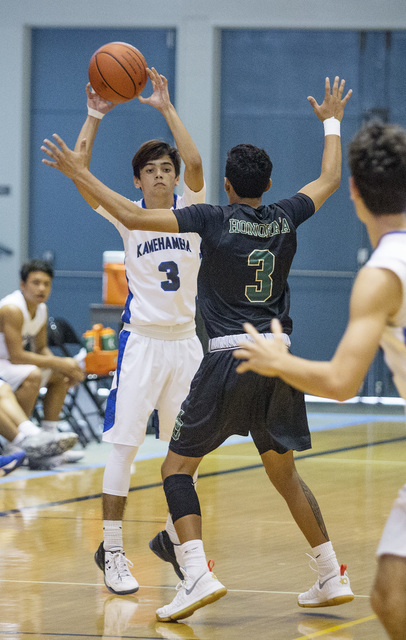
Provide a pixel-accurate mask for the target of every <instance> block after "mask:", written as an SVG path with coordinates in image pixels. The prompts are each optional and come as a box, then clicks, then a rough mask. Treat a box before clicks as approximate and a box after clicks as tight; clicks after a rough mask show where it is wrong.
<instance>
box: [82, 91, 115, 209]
mask: <svg viewBox="0 0 406 640" xmlns="http://www.w3.org/2000/svg"><path fill="white" fill-rule="evenodd" d="M86 96H87V118H86V120H85V122H84V123H83V126H82V128H81V130H80V133H79V135H78V138H77V140H76V144H75V151H78V150H79V148H80V145H81V143H82V140H86V147H85V149H86V163H87V168H89V167H90V159H91V157H92V150H93V143H94V140H95V137H96V133H97V131H98V129H99V125H100V122H101V119H102V118H103V117H104V116H105V115H106V113H108V112H109V111H111V110H112V109H113V107H114V106H115V104H114V103H113V102H109V101H108V100H104V98H101V97H100V96H99V95H98V94H97V93H95V92H94V91H93V90H92V88H91V86H90V83H88V84H87V85H86ZM74 182H75V181H74ZM75 185H76V188H77V190H78V191H79V193H80V194H81V196H82V197H83V198H84V199H85V200H86V202H87V203H88V204H89V205H90V206H91V207H92V209H97V207H98V206H99V204H100V203H99V202H97V200H95V199H94V198H93V197H92V196H91V195H90V194H89V193H88V192H87V191H86V190H85V189H84V188H83V186H82V185H80V184H77V183H76V182H75Z"/></svg>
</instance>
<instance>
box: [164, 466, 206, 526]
mask: <svg viewBox="0 0 406 640" xmlns="http://www.w3.org/2000/svg"><path fill="white" fill-rule="evenodd" d="M164 491H165V496H166V501H167V503H168V509H169V513H170V514H171V516H172V520H173V522H176V521H177V520H179V519H180V518H183V517H184V516H189V515H192V514H195V515H198V516H200V515H201V512H200V504H199V498H198V497H197V493H196V491H195V487H194V484H193V478H192V476H190V475H187V474H175V475H171V476H168V477H167V478H165V480H164Z"/></svg>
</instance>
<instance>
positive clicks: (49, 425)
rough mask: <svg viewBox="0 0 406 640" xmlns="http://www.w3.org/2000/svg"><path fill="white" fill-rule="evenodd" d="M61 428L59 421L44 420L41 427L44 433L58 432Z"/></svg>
mask: <svg viewBox="0 0 406 640" xmlns="http://www.w3.org/2000/svg"><path fill="white" fill-rule="evenodd" d="M58 426H59V420H42V421H41V427H42V428H43V429H44V431H57V430H58Z"/></svg>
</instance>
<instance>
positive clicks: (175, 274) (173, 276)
mask: <svg viewBox="0 0 406 640" xmlns="http://www.w3.org/2000/svg"><path fill="white" fill-rule="evenodd" d="M158 269H159V271H162V272H164V273H166V277H167V279H166V280H164V281H163V282H161V287H162V289H163V290H164V291H177V290H178V289H179V287H180V278H179V269H178V265H177V264H176V262H172V261H170V262H161V264H160V265H159V267H158Z"/></svg>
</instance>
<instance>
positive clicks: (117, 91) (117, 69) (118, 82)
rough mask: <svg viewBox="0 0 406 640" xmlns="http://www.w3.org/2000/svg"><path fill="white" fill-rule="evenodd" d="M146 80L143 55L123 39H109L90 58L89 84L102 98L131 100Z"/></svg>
mask: <svg viewBox="0 0 406 640" xmlns="http://www.w3.org/2000/svg"><path fill="white" fill-rule="evenodd" d="M147 80H148V73H147V63H146V61H145V58H144V56H143V55H142V53H141V52H140V51H138V49H136V48H135V47H133V46H132V45H131V44H127V43H126V42H109V43H107V44H105V45H103V46H102V47H100V49H97V51H95V52H94V54H93V55H92V57H91V59H90V63H89V81H90V84H91V85H92V88H93V89H94V91H95V92H96V93H97V94H98V95H99V96H100V97H101V98H104V99H105V100H109V101H110V102H127V101H128V100H132V99H133V98H135V97H136V96H138V95H139V94H140V93H141V91H142V90H143V89H144V87H145V85H146V83H147Z"/></svg>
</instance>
